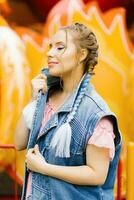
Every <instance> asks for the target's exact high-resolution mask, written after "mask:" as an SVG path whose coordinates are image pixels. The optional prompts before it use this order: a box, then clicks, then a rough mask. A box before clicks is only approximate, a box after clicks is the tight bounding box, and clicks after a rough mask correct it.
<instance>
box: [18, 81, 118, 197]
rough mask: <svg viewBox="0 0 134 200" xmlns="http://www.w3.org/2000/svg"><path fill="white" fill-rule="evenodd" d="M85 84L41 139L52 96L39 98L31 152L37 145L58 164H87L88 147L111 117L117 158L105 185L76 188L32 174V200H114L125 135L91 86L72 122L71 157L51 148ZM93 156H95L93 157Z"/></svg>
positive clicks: (47, 125) (73, 95) (49, 158)
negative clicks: (103, 120) (101, 123)
mask: <svg viewBox="0 0 134 200" xmlns="http://www.w3.org/2000/svg"><path fill="white" fill-rule="evenodd" d="M80 87H81V84H80V85H79V86H78V88H77V89H76V90H75V91H74V92H73V93H72V95H71V96H70V97H69V98H68V100H66V102H65V103H64V104H63V105H62V106H61V107H60V109H59V110H58V111H57V112H56V113H55V114H54V115H53V116H52V117H51V119H50V120H49V121H48V122H47V124H46V125H45V127H44V128H43V130H42V135H41V136H40V137H39V138H38V139H37V137H38V133H39V130H40V127H41V122H42V118H43V113H44V108H45V105H46V101H47V95H48V94H42V93H41V92H40V95H39V97H38V99H37V105H36V110H35V114H34V118H33V123H32V129H31V132H30V136H29V141H28V146H27V149H29V148H33V147H34V145H35V144H36V143H37V144H38V145H39V149H40V152H41V154H42V155H43V156H44V157H45V160H46V161H47V162H48V163H50V164H54V165H62V166H81V165H86V154H85V151H86V145H87V143H88V140H89V138H90V137H91V135H92V133H93V131H94V128H95V127H96V124H97V123H98V121H99V120H100V119H101V118H102V117H104V116H111V118H112V119H113V124H114V133H115V140H114V142H115V156H114V159H113V160H112V161H111V162H110V165H109V170H108V175H107V178H106V181H105V183H104V184H103V185H97V186H91V185H85V186H83V185H75V184H71V183H68V182H65V181H63V180H60V179H57V178H53V177H49V176H45V175H42V174H39V173H35V172H32V191H31V195H30V196H29V197H28V200H76V199H78V200H88V199H89V200H113V199H114V197H113V188H114V182H115V177H116V169H117V164H118V160H119V155H120V150H121V135H120V133H119V130H118V125H117V119H116V116H115V114H114V113H112V112H111V111H110V109H109V107H108V106H107V104H106V103H105V101H104V100H103V99H102V98H101V97H100V96H99V94H98V93H97V92H96V91H95V89H94V88H93V86H92V85H91V84H90V83H89V85H88V87H87V89H86V91H85V94H84V97H83V99H82V102H81V104H80V105H79V108H78V110H77V113H76V115H75V117H74V119H73V120H72V121H71V128H72V138H71V144H70V158H61V157H56V156H55V151H54V150H53V149H51V148H50V141H51V139H52V137H53V135H54V134H55V132H56V130H57V129H58V128H59V127H60V125H61V124H62V123H64V121H65V119H66V117H67V115H68V114H69V113H70V111H71V110H72V107H73V104H74V101H75V99H76V96H77V93H78V90H79V89H80ZM91 156H92V155H91ZM27 177H28V170H27V169H26V167H25V177H24V184H23V193H22V200H24V199H25V192H26V183H27Z"/></svg>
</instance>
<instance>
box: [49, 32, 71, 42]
mask: <svg viewBox="0 0 134 200" xmlns="http://www.w3.org/2000/svg"><path fill="white" fill-rule="evenodd" d="M66 36H67V37H66ZM50 42H51V43H53V44H56V43H59V42H63V43H66V42H67V43H68V42H73V36H72V35H71V33H70V32H69V31H67V32H66V31H65V30H59V31H57V32H56V33H55V34H54V35H53V36H52V38H51V40H50Z"/></svg>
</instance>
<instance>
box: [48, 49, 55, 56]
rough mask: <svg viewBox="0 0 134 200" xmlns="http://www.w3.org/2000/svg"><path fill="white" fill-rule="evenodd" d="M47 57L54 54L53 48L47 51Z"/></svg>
mask: <svg viewBox="0 0 134 200" xmlns="http://www.w3.org/2000/svg"><path fill="white" fill-rule="evenodd" d="M46 55H47V57H53V56H54V55H55V51H54V49H53V48H51V49H50V50H49V51H48V52H47V54H46Z"/></svg>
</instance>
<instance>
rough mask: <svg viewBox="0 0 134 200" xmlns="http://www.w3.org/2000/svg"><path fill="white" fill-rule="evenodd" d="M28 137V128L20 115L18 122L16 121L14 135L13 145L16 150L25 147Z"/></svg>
mask: <svg viewBox="0 0 134 200" xmlns="http://www.w3.org/2000/svg"><path fill="white" fill-rule="evenodd" d="M28 137H29V129H28V128H27V126H26V122H25V120H24V117H23V115H21V117H20V119H19V122H18V123H17V126H16V130H15V136H14V145H15V148H16V149H17V150H18V151H20V150H24V149H26V147H27V142H28Z"/></svg>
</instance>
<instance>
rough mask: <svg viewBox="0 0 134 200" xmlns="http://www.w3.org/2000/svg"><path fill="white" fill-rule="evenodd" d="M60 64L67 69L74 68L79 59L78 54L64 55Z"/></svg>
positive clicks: (60, 59)
mask: <svg viewBox="0 0 134 200" xmlns="http://www.w3.org/2000/svg"><path fill="white" fill-rule="evenodd" d="M59 62H60V64H61V66H63V67H66V66H73V65H75V64H76V63H77V58H76V54H75V53H74V52H73V53H68V54H64V55H63V56H61V57H60V58H59Z"/></svg>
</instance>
